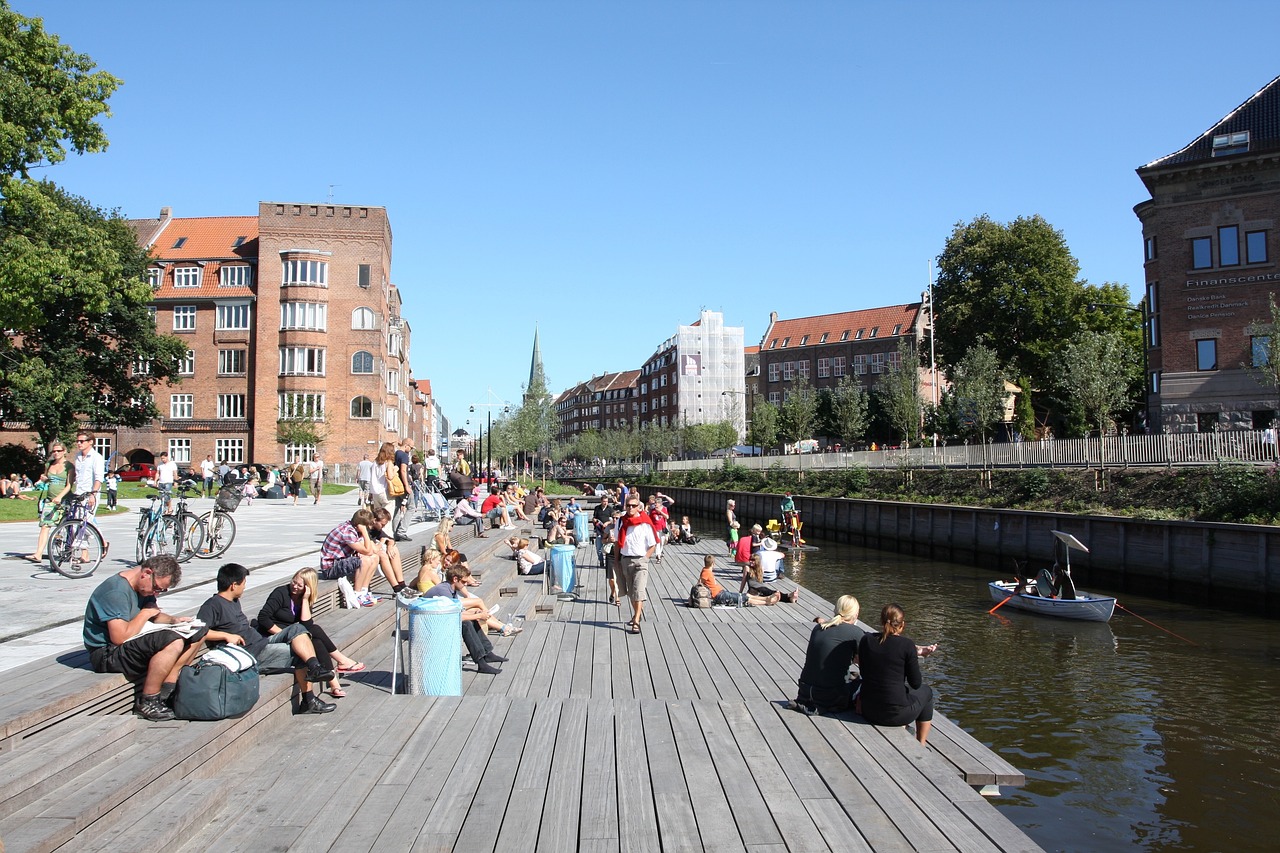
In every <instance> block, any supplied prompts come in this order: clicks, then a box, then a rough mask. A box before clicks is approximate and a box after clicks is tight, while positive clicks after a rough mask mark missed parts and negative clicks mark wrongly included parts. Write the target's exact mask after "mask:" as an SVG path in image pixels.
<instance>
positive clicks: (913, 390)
mask: <svg viewBox="0 0 1280 853" xmlns="http://www.w3.org/2000/svg"><path fill="white" fill-rule="evenodd" d="M875 395H876V397H877V399H878V400H879V402H880V406H881V409H882V410H883V411H884V414H885V418H886V419H887V420H888V421H889V424H890V425H891V426H892V428H893V430H894V431H895V432H896V433H898V434H899V435H901V436H902V438H903V441H904V443H906V444H910V443H912V442H914V441H915V440H916V438H918V437H919V435H920V425H921V423H922V422H923V418H924V409H923V408H922V404H921V401H920V360H919V357H918V356H917V355H916V351H915V348H914V347H912V346H911V344H909V343H907V342H906V341H905V340H902V341H899V343H898V361H897V363H896V364H891V365H889V366H888V367H886V368H885V371H884V373H883V374H881V376H880V381H879V382H877V383H876V388H875Z"/></svg>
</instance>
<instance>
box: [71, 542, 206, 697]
mask: <svg viewBox="0 0 1280 853" xmlns="http://www.w3.org/2000/svg"><path fill="white" fill-rule="evenodd" d="M180 580H182V567H181V566H179V565H178V561H177V560H175V559H174V558H173V557H171V556H168V555H166V554H161V555H157V556H155V557H148V558H147V559H145V560H143V561H142V562H141V563H139V564H138V565H137V566H135V567H134V568H132V569H126V570H125V571H123V572H120V574H118V575H112V576H111V577H109V578H107V579H106V580H104V581H103V582H102V583H101V584H99V585H98V588H97V589H95V590H94V591H93V595H91V596H89V603H88V605H87V606H86V607H85V610H84V647H85V648H86V649H88V650H89V661H90V662H91V663H92V665H93V671H94V672H119V673H122V674H123V675H124V677H125V678H127V679H129V680H130V681H132V682H134V683H139V684H140V685H141V686H140V691H141V692H140V693H139V694H138V698H137V701H136V702H135V703H134V706H133V710H134V713H136V714H137V715H138V716H140V717H142V718H143V719H145V720H150V721H152V722H161V721H164V720H172V719H173V711H172V709H170V708H169V706H168V704H167V702H168V699H169V697H170V696H171V695H173V690H174V687H176V686H177V684H178V673H179V672H181V671H182V667H183V666H185V665H186V664H188V663H190V662H191V660H192V659H193V658H194V657H195V656H196V654H197V653H198V652H199V651H200V649H201V645H202V643H201V641H202V639H203V638H204V634H205V630H206V629H198V630H196V631H195V632H194V633H192V634H191V635H190V636H184V635H183V634H182V633H178V631H177V630H174V629H165V628H158V627H157V626H162V625H174V626H180V625H182V624H183V623H187V622H190V621H191V617H190V616H170V615H169V614H167V613H163V612H161V610H160V606H159V604H157V603H156V596H157V595H158V594H159V593H162V592H164V591H165V590H168V589H172V588H173V587H175V586H177V585H178V582H179V581H180Z"/></svg>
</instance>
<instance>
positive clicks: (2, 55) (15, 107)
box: [0, 0, 120, 177]
mask: <svg viewBox="0 0 1280 853" xmlns="http://www.w3.org/2000/svg"><path fill="white" fill-rule="evenodd" d="M93 69H94V62H93V60H92V59H91V58H90V57H88V56H86V55H84V54H82V53H76V52H75V51H73V50H72V49H71V48H70V47H68V46H67V45H65V44H63V43H62V42H61V41H59V40H58V37H57V36H55V35H51V34H49V33H46V32H45V31H44V24H43V23H42V22H41V21H40V19H39V18H28V17H25V16H23V15H19V14H18V13H16V12H14V11H12V10H11V9H10V8H9V4H8V3H7V2H4V0H0V174H4V175H14V174H19V175H22V176H23V177H26V175H27V171H28V169H30V168H31V167H32V166H35V165H38V164H42V163H49V164H53V163H60V162H62V161H63V160H64V159H66V156H67V147H68V146H69V147H70V148H71V149H72V150H73V151H75V152H76V153H77V154H84V153H86V152H93V151H102V150H104V149H105V148H106V147H107V135H106V133H105V132H104V131H103V129H102V125H100V124H99V123H98V119H99V117H102V116H109V115H111V112H110V110H108V109H107V99H108V98H110V97H111V95H112V93H113V92H115V90H116V88H117V87H118V86H119V85H120V81H119V80H118V79H116V78H115V77H112V76H111V75H110V74H108V73H106V72H105V71H94V70H93Z"/></svg>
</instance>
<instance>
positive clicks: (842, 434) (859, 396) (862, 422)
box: [831, 373, 870, 447]
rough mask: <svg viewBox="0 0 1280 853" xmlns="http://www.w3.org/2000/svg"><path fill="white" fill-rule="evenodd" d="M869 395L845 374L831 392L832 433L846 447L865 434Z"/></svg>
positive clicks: (853, 379) (860, 384)
mask: <svg viewBox="0 0 1280 853" xmlns="http://www.w3.org/2000/svg"><path fill="white" fill-rule="evenodd" d="M869 403H870V400H869V395H868V394H867V389H865V388H863V387H862V383H861V382H859V381H858V380H857V379H855V378H853V377H851V376H849V374H847V373H846V374H845V375H844V376H842V377H840V382H839V383H837V385H836V387H835V388H834V389H832V392H831V426H832V432H834V433H835V435H836V436H837V437H838V438H839V439H840V441H841V443H842V444H844V445H845V446H846V447H848V446H849V445H851V444H853V443H854V442H857V441H860V440H861V439H862V437H863V436H864V435H866V433H867V424H868V422H869V421H868V407H869Z"/></svg>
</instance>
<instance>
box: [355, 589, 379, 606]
mask: <svg viewBox="0 0 1280 853" xmlns="http://www.w3.org/2000/svg"><path fill="white" fill-rule="evenodd" d="M359 599H360V606H361V607H373V606H375V605H376V604H377V603H378V599H376V598H374V597H373V596H372V595H370V594H369V593H367V592H362V593H360V595H359Z"/></svg>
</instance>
